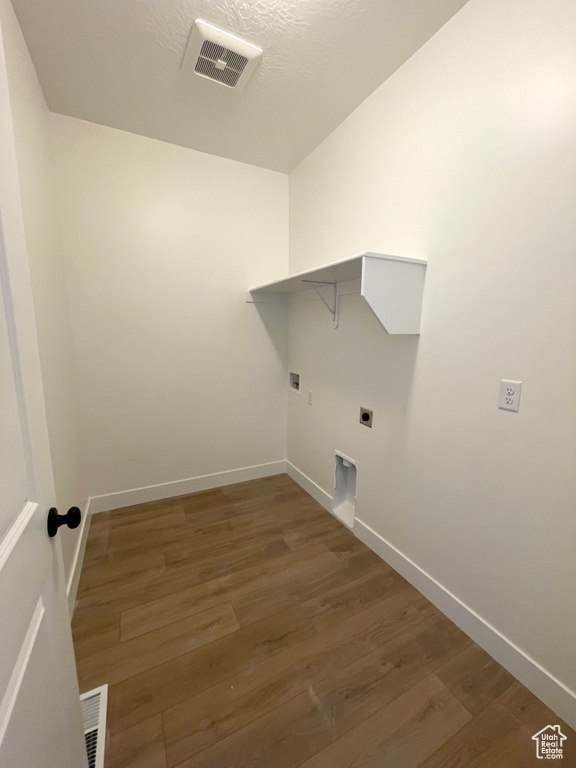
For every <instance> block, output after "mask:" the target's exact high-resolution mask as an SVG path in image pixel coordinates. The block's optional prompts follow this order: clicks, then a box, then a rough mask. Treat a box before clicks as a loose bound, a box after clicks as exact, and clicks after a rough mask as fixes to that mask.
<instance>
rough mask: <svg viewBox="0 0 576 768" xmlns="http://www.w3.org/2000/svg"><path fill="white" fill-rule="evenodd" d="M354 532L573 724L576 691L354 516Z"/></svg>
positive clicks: (575, 725) (575, 721)
mask: <svg viewBox="0 0 576 768" xmlns="http://www.w3.org/2000/svg"><path fill="white" fill-rule="evenodd" d="M354 533H355V535H356V536H357V537H358V538H359V539H360V541H363V542H364V544H366V545H367V546H369V547H370V549H371V550H373V551H374V552H375V553H376V554H377V555H379V556H380V557H381V558H382V559H383V560H385V561H386V562H387V563H388V564H389V565H391V566H392V568H394V569H395V570H396V571H398V573H399V574H401V575H402V576H404V578H405V579H406V580H407V581H409V582H410V583H411V584H412V585H413V586H414V587H416V589H417V590H418V591H419V592H421V593H422V594H423V595H424V596H425V597H427V598H428V600H430V602H432V603H434V605H435V606H436V607H437V608H439V609H440V610H441V611H442V613H444V614H445V615H446V616H448V618H449V619H451V620H452V621H453V622H454V623H455V624H456V625H457V626H459V627H460V629H462V630H463V631H464V632H466V634H467V635H468V636H469V637H471V638H472V639H473V640H474V641H475V642H476V643H478V645H479V646H481V647H482V648H484V650H485V651H486V652H487V653H489V654H490V656H492V658H494V659H496V661H497V662H498V663H499V664H501V665H502V666H503V667H504V668H505V669H507V670H508V672H510V674H512V675H514V677H515V678H517V679H518V680H519V681H520V682H521V683H522V684H523V685H525V686H526V688H528V689H529V690H530V691H532V693H533V694H534V695H535V696H537V697H538V698H539V699H541V700H542V701H543V702H544V703H545V704H547V705H548V706H549V707H550V709H552V710H554V712H556V713H557V714H558V715H560V717H562V718H563V719H564V720H565V721H566V722H567V723H568V725H570V726H571V727H572V728H576V693H575V692H574V691H571V690H570V689H569V688H568V687H567V686H566V685H564V683H562V682H561V681H560V680H557V679H556V678H555V677H554V676H553V675H552V674H550V672H548V671H547V670H546V669H544V668H543V667H542V666H541V665H540V664H538V662H537V661H535V660H534V659H532V658H530V656H528V655H527V654H526V653H524V651H522V650H521V649H520V648H518V646H516V645H515V644H514V643H513V642H512V641H510V640H509V639H508V638H507V637H505V636H504V635H502V634H501V633H500V632H499V631H498V630H497V629H496V628H495V627H493V626H491V625H490V624H488V622H487V621H485V620H484V619H483V618H482V617H481V616H479V615H478V614H477V613H475V612H474V611H473V610H472V609H471V608H469V607H468V606H467V605H465V604H464V603H463V602H462V601H461V600H459V599H458V598H457V597H456V596H455V595H453V594H452V593H451V592H450V591H449V590H447V589H446V588H445V587H443V586H442V584H440V583H439V582H437V581H436V580H435V579H434V578H432V576H430V575H429V574H428V573H426V572H425V571H423V570H422V568H420V567H419V566H418V565H417V564H416V563H414V562H413V561H412V560H410V559H409V558H408V557H406V555H404V554H402V552H400V551H399V550H398V549H396V547H394V546H393V545H392V544H390V543H389V542H388V541H386V540H385V539H384V538H382V536H380V535H379V534H378V533H376V531H374V530H373V529H372V528H371V527H370V526H369V525H367V524H366V523H363V522H362V521H361V520H358V519H356V521H355V524H354Z"/></svg>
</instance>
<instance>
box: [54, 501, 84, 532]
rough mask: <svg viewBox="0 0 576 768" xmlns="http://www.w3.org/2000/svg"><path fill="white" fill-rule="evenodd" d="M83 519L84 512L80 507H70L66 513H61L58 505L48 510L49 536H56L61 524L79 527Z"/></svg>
mask: <svg viewBox="0 0 576 768" xmlns="http://www.w3.org/2000/svg"><path fill="white" fill-rule="evenodd" d="M81 520H82V512H80V510H79V509H78V507H70V509H69V510H68V512H67V513H66V514H65V515H59V514H58V510H57V509H56V507H52V508H51V509H50V510H49V512H48V536H50V537H52V536H56V534H57V533H58V528H60V526H61V525H67V526H68V528H78V526H79V525H80V521H81Z"/></svg>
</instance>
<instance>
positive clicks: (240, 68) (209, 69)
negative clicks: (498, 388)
mask: <svg viewBox="0 0 576 768" xmlns="http://www.w3.org/2000/svg"><path fill="white" fill-rule="evenodd" d="M261 56H262V51H261V50H260V48H257V47H256V46H255V45H251V44H250V43H247V42H245V41H244V40H240V38H238V37H235V36H234V35H230V34H228V32H224V31H223V30H221V29H218V28H217V27H213V26H212V24H207V23H206V22H205V21H201V20H200V19H196V21H195V22H194V26H193V27H192V32H191V34H190V40H189V41H188V47H187V48H186V54H185V55H184V61H183V62H182V68H183V69H188V70H190V69H192V70H193V71H194V72H195V73H196V74H197V75H200V76H201V77H206V78H208V80H213V81H214V82H216V83H220V84H221V85H226V86H227V87H228V88H235V89H236V90H241V88H243V87H244V85H245V84H246V82H247V80H248V79H249V77H250V75H251V74H252V72H253V71H254V69H255V67H256V65H257V64H258V61H259V59H260V57H261Z"/></svg>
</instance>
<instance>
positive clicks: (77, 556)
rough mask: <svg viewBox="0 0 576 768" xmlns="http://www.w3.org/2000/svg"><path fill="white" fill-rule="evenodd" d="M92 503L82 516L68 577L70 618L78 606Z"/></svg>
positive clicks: (88, 504)
mask: <svg viewBox="0 0 576 768" xmlns="http://www.w3.org/2000/svg"><path fill="white" fill-rule="evenodd" d="M89 510H90V501H88V502H87V504H86V508H85V509H84V512H83V514H82V522H81V523H80V532H79V536H78V542H77V544H76V552H75V553H74V558H73V560H72V567H71V568H70V573H69V575H68V583H67V584H66V594H67V596H68V611H69V613H70V618H72V616H73V614H74V607H75V604H76V594H77V592H78V584H79V582H80V573H81V572H82V563H83V562H84V552H86V542H87V541H88V529H89V528H90V511H89Z"/></svg>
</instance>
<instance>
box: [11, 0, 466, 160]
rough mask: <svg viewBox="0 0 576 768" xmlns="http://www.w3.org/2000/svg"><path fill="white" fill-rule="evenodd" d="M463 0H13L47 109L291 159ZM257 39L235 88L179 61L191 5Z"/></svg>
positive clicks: (192, 142)
mask: <svg viewBox="0 0 576 768" xmlns="http://www.w3.org/2000/svg"><path fill="white" fill-rule="evenodd" d="M465 2H466V0H220V1H219V2H209V0H13V3H14V7H15V9H16V13H17V15H18V18H19V20H20V24H21V26H22V31H23V33H24V36H25V38H26V41H27V44H28V47H29V49H30V53H31V55H32V58H33V60H34V64H35V66H36V69H37V71H38V76H39V78H40V82H41V84H42V88H43V89H44V93H45V95H46V99H47V101H48V104H49V106H50V108H51V109H52V110H53V111H54V112H60V113H62V114H65V115H71V116H73V117H78V118H81V119H84V120H90V121H92V122H95V123H101V124H103V125H108V126H112V127H114V128H120V129H123V130H126V131H131V132H133V133H139V134H142V135H144V136H150V137H153V138H156V139H161V140H163V141H168V142H171V143H173V144H180V145H183V146H187V147H192V148H193V149H198V150H201V151H203V152H209V153H211V154H215V155H221V156H223V157H228V158H233V159H235V160H241V161H243V162H246V163H252V164H254V165H260V166H264V167H266V168H272V169H274V170H279V171H284V172H288V171H290V170H292V169H293V168H294V167H295V166H296V165H297V164H298V163H299V162H300V161H301V160H303V159H304V157H306V155H308V154H309V153H310V152H311V151H312V150H313V149H314V147H315V146H317V144H319V143H320V142H321V141H322V140H323V139H324V138H325V137H326V136H327V135H328V134H329V133H330V132H331V131H332V130H334V128H336V126H337V125H338V124H339V123H340V122H341V121H342V120H343V119H344V118H345V117H346V116H347V115H349V114H350V112H352V111H353V110H354V109H355V108H356V107H357V106H358V105H359V104H360V103H361V102H362V101H363V100H364V99H365V98H366V97H367V96H368V95H369V94H370V93H372V91H373V90H375V88H377V87H378V86H379V85H380V83H382V82H383V81H384V80H385V79H386V78H387V77H389V76H390V75H391V74H392V73H393V72H394V71H395V70H396V69H398V67H399V66H401V65H402V64H403V63H404V62H405V61H406V60H407V59H408V58H409V57H410V56H411V55H412V54H413V53H414V52H415V51H416V50H417V49H418V48H419V47H420V46H421V45H423V43H424V42H426V40H428V39H429V38H430V37H431V36H432V35H433V34H434V33H435V32H436V31H437V30H438V29H439V28H440V27H441V26H442V25H443V24H444V23H445V22H446V21H447V20H448V19H449V18H450V17H451V16H452V15H453V14H454V13H456V11H458V10H459V9H460V8H461V7H462V6H463V5H464V4H465ZM196 18H201V19H203V20H204V21H208V22H210V23H211V24H214V25H215V26H217V27H221V28H222V29H224V30H226V31H228V32H231V33H233V34H235V35H237V36H238V37H241V38H243V39H245V40H247V41H248V42H251V43H253V44H255V45H257V46H259V47H260V48H262V49H263V51H264V55H263V57H262V62H261V64H260V65H259V67H258V69H257V70H256V72H255V74H254V75H253V77H252V79H251V80H250V81H249V82H248V84H247V86H246V89H245V90H244V91H243V92H242V93H240V94H237V93H235V92H234V91H233V90H231V89H228V88H225V87H223V86H221V85H218V84H216V83H212V82H210V81H208V80H205V79H203V78H201V77H198V76H196V75H192V74H191V73H185V72H183V71H182V69H181V62H182V58H183V55H184V52H185V49H186V43H187V41H188V36H189V34H190V30H191V27H192V24H193V22H194V19H196Z"/></svg>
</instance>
